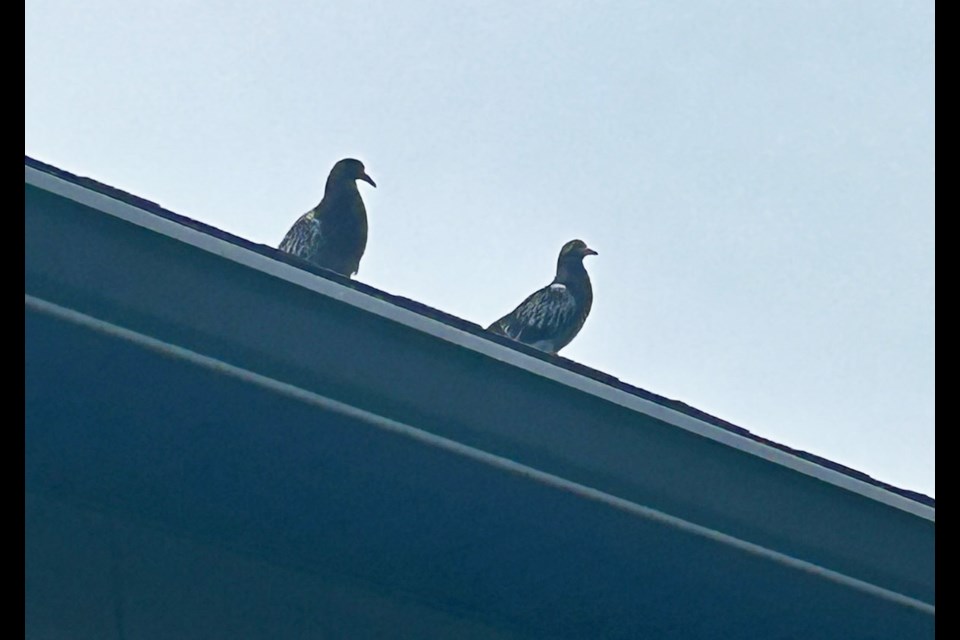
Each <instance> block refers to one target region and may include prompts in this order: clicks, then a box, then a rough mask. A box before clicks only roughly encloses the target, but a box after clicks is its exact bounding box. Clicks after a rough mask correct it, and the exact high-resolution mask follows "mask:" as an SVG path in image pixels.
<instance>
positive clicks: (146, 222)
mask: <svg viewBox="0 0 960 640" xmlns="http://www.w3.org/2000/svg"><path fill="white" fill-rule="evenodd" d="M24 171H25V180H26V183H27V184H29V185H32V186H34V187H37V188H39V189H43V190H44V191H48V192H50V193H53V194H55V195H58V196H61V197H64V198H67V199H69V200H73V201H74V202H78V203H80V204H82V205H85V206H88V207H91V208H93V209H96V210H98V211H101V212H103V213H106V214H108V215H111V216H114V217H116V218H120V219H121V220H125V221H127V222H129V223H132V224H135V225H137V226H140V227H143V228H145V229H149V230H151V231H154V232H156V233H159V234H161V235H164V236H167V237H170V238H174V239H176V240H179V241H181V242H184V243H186V244H189V245H191V246H194V247H196V248H198V249H202V250H204V251H208V252H210V253H213V254H216V255H218V256H221V257H223V258H226V259H228V260H231V261H233V262H236V263H238V264H242V265H244V266H246V267H249V268H251V269H256V270H257V271H261V272H263V273H266V274H269V275H271V276H273V277H276V278H280V279H281V280H286V281H287V282H291V283H293V284H297V285H299V286H301V287H304V288H306V289H310V290H311V291H315V292H317V293H319V294H321V295H324V296H328V297H330V298H334V299H336V300H338V301H340V302H343V303H345V304H349V305H351V306H353V307H356V308H358V309H363V310H364V311H368V312H370V313H374V314H376V315H378V316H381V317H383V318H387V319H390V320H393V321H395V322H398V323H400V324H402V325H405V326H407V327H410V328H412V329H416V330H418V331H422V332H423V333H427V334H429V335H431V336H434V337H436V338H440V339H441V340H445V341H447V342H451V343H453V344H456V345H459V346H461V347H464V348H467V349H470V350H472V351H476V352H479V353H482V354H483V355H485V356H488V357H490V358H494V359H496V360H500V361H502V362H505V363H508V364H511V365H513V366H515V367H519V368H521V369H524V370H526V371H529V372H531V373H534V374H537V375H540V376H543V377H544V378H548V379H550V380H553V381H555V382H559V383H561V384H564V385H566V386H568V387H572V388H574V389H577V390H578V391H583V392H585V393H589V394H591V395H593V396H596V397H598V398H602V399H604V400H606V401H608V402H612V403H614V404H617V405H620V406H622V407H626V408H628V409H631V410H633V411H638V412H640V413H643V414H645V415H648V416H651V417H653V418H656V419H657V420H661V421H663V422H666V423H668V424H671V425H673V426H675V427H679V428H681V429H684V430H686V431H690V432H692V433H695V434H697V435H699V436H703V437H705V438H709V439H711V440H714V441H716V442H720V443H723V444H725V445H727V446H730V447H733V448H735V449H738V450H740V451H744V452H746V453H750V454H752V455H755V456H759V457H761V458H763V459H764V460H768V461H770V462H774V463H776V464H779V465H782V466H784V467H787V468H789V469H793V470H794V471H799V472H800V473H803V474H806V475H808V476H812V477H814V478H817V479H818V480H822V481H823V482H827V483H829V484H832V485H834V486H837V487H840V488H843V489H846V490H848V491H852V492H854V493H857V494H859V495H862V496H865V497H868V498H871V499H873V500H876V501H877V502H881V503H883V504H886V505H888V506H891V507H895V508H897V509H901V510H903V511H906V512H908V513H911V514H913V515H916V516H919V517H921V518H925V519H926V520H930V521H932V522H935V521H936V509H935V508H934V507H930V506H928V505H925V504H922V503H920V502H917V501H915V500H911V499H910V498H907V497H905V496H901V495H898V494H896V493H893V492H891V491H888V490H887V489H884V488H883V487H878V486H876V485H872V484H870V483H867V482H864V481H862V480H858V479H857V478H853V477H851V476H848V475H846V474H843V473H840V472H839V471H834V470H833V469H828V468H826V467H822V466H820V465H818V464H816V463H814V462H810V461H808V460H804V459H802V458H798V457H796V456H793V455H791V454H789V453H787V452H785V451H781V450H779V449H776V448H774V447H771V446H769V445H765V444H763V443H760V442H756V441H755V440H751V439H749V438H746V437H744V436H741V435H738V434H736V433H733V432H730V431H727V430H726V429H722V428H720V427H717V426H715V425H712V424H709V423H708V422H704V421H703V420H700V419H698V418H694V417H692V416H689V415H686V414H684V413H681V412H679V411H676V410H674V409H670V408H667V407H664V406H662V405H659V404H657V403H655V402H652V401H650V400H646V399H644V398H640V397H638V396H635V395H632V394H630V393H627V392H625V391H621V390H620V389H616V388H614V387H611V386H609V385H607V384H604V383H602V382H599V381H597V380H593V379H591V378H588V377H586V376H583V375H581V374H579V373H574V372H573V371H569V370H567V369H563V368H561V367H558V366H555V365H553V364H550V363H549V362H544V361H543V360H539V359H537V358H534V357H531V356H529V355H527V354H525V353H521V352H520V351H517V350H515V349H511V348H509V347H506V346H504V345H501V344H498V343H496V342H494V341H492V340H487V339H485V338H482V337H480V336H476V335H473V334H471V333H468V332H466V331H462V330H461V329H457V328H455V327H452V326H450V325H448V324H445V323H443V322H441V321H439V320H435V319H433V318H430V317H427V316H424V315H421V314H419V313H416V312H414V311H410V310H409V309H404V308H403V307H398V306H396V305H394V304H391V303H389V302H386V301H384V300H380V299H378V298H374V297H373V296H370V295H367V294H365V293H361V292H360V291H356V290H354V289H351V288H350V287H346V286H343V285H341V284H337V283H336V282H332V281H330V280H327V279H325V278H321V277H319V276H316V275H314V274H312V273H309V272H307V271H304V270H303V269H299V268H297V267H294V266H292V265H289V264H286V263H284V262H280V261H279V260H274V259H273V258H270V257H267V256H264V255H261V254H259V253H256V252H255V251H250V250H249V249H246V248H244V247H241V246H238V245H235V244H233V243H230V242H227V241H226V240H222V239H220V238H217V237H214V236H212V235H210V234H207V233H204V232H202V231H198V230H196V229H193V228H191V227H188V226H185V225H183V224H180V223H178V222H174V221H172V220H168V219H166V218H163V217H161V216H158V215H155V214H152V213H150V212H148V211H145V210H143V209H141V208H139V207H136V206H134V205H131V204H128V203H126V202H123V201H121V200H117V199H116V198H112V197H110V196H107V195H104V194H102V193H100V192H98V191H94V190H93V189H89V188H87V187H83V186H81V185H78V184H76V183H73V182H70V181H69V180H65V179H63V178H60V177H58V176H55V175H52V174H49V173H47V172H45V171H42V170H40V169H36V168H34V167H30V166H26V165H25V166H24Z"/></svg>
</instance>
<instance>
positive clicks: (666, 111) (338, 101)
mask: <svg viewBox="0 0 960 640" xmlns="http://www.w3.org/2000/svg"><path fill="white" fill-rule="evenodd" d="M25 8H26V46H25V53H26V66H25V78H26V79H25V119H24V123H25V136H24V137H25V151H26V153H27V154H28V155H31V156H34V157H36V158H38V159H40V160H43V161H45V162H49V163H52V164H54V165H57V166H59V167H61V168H64V169H67V170H69V171H73V172H76V173H79V174H81V175H86V176H90V177H92V178H95V179H97V180H100V181H102V182H105V183H107V184H110V185H112V186H115V187H118V188H121V189H124V190H127V191H130V192H132V193H135V194H137V195H139V196H142V197H145V198H148V199H151V200H154V201H156V202H158V203H159V204H161V205H163V206H165V207H167V208H170V209H172V210H174V211H176V212H177V213H180V214H183V215H186V216H190V217H192V218H195V219H197V220H202V221H204V222H206V223H209V224H212V225H215V226H217V227H219V228H221V229H224V230H226V231H229V232H231V233H234V234H237V235H240V236H243V237H245V238H248V239H250V240H253V241H257V242H263V243H266V244H271V245H276V244H277V243H278V242H279V241H280V239H281V238H282V237H283V234H284V233H285V232H286V230H287V228H288V227H289V226H290V224H292V223H293V221H294V220H295V219H296V218H297V216H299V215H300V214H301V213H303V212H304V211H306V210H307V209H309V208H310V207H312V206H313V205H315V204H316V203H317V201H318V200H319V199H320V196H321V195H322V192H323V183H324V179H325V178H326V174H327V172H328V171H329V169H330V167H331V166H332V164H333V163H334V162H335V161H336V160H338V159H340V158H342V157H346V156H355V157H358V158H360V159H361V160H363V161H364V162H365V164H366V166H367V171H368V173H369V174H370V175H371V176H372V177H373V178H374V179H375V180H376V181H377V184H378V185H379V188H378V189H372V188H369V187H367V186H366V185H361V187H360V188H361V191H362V192H363V195H364V198H365V200H366V202H367V209H368V212H369V215H370V241H369V244H368V246H367V253H366V255H365V257H364V259H363V261H362V262H361V265H360V273H359V274H358V279H359V280H361V281H363V282H365V283H368V284H371V285H373V286H375V287H379V288H381V289H384V290H386V291H389V292H391V293H395V294H399V295H403V296H408V297H410V298H413V299H416V300H419V301H421V302H424V303H426V304H429V305H432V306H434V307H437V308H439V309H442V310H444V311H447V312H449V313H453V314H455V315H458V316H461V317H463V318H466V319H468V320H471V321H474V322H477V323H479V324H483V325H487V324H488V323H490V322H491V321H493V320H495V319H496V318H498V317H499V316H500V315H502V314H503V313H505V312H506V311H509V310H510V309H512V308H513V307H514V306H515V305H516V304H517V303H518V302H520V301H521V300H522V299H523V298H524V296H526V295H527V294H528V293H530V292H531V291H533V290H534V289H535V288H538V287H540V286H543V285H545V284H546V283H548V282H549V281H550V279H551V277H552V276H553V269H554V264H555V261H556V255H557V253H558V251H559V249H560V246H561V245H562V244H563V243H564V242H565V241H567V240H570V239H572V238H575V237H579V238H582V239H583V240H585V241H586V242H587V243H588V244H589V245H590V246H591V247H594V248H595V249H597V250H598V251H599V252H600V255H599V256H598V257H596V258H590V259H588V261H587V268H588V270H589V271H590V274H591V277H592V279H593V283H594V290H595V295H596V300H595V303H594V308H593V313H592V315H591V316H590V318H589V319H588V320H587V323H586V325H585V327H584V330H583V331H582V333H581V334H580V336H579V337H578V338H577V339H576V340H574V342H573V343H572V344H571V345H570V346H569V347H567V349H565V350H564V352H563V355H565V356H567V357H569V358H571V359H573V360H577V361H579V362H583V363H584V364H587V365H590V366H592V367H595V368H597V369H600V370H602V371H605V372H607V373H610V374H613V375H616V376H618V377H619V378H621V379H623V380H625V381H627V382H630V383H632V384H635V385H638V386H640V387H643V388H645V389H648V390H650V391H653V392H655V393H659V394H662V395H665V396H668V397H671V398H676V399H678V400H682V401H683V402H686V403H688V404H691V405H693V406H695V407H697V408H700V409H703V410H705V411H708V412H710V413H713V414H715V415H717V416H719V417H721V418H724V419H727V420H730V421H732V422H734V423H736V424H738V425H740V426H743V427H745V428H748V429H750V430H751V431H753V432H755V433H757V434H760V435H762V436H764V437H767V438H771V439H773V440H777V441H779V442H782V443H784V444H787V445H790V446H793V447H797V448H801V449H805V450H807V451H811V452H813V453H817V454H819V455H822V456H825V457H828V458H831V459H833V460H836V461H838V462H841V463H844V464H847V465H850V466H852V467H855V468H857V469H860V470H862V471H864V472H866V473H869V474H871V475H873V476H875V477H877V478H880V479H882V480H885V481H887V482H891V483H893V484H896V485H899V486H902V487H905V488H910V489H914V490H918V491H922V492H925V493H927V494H930V495H934V491H935V489H934V107H933V98H934V29H933V25H934V3H933V2H932V1H929V0H910V1H903V2H901V1H897V0H829V1H827V0H685V1H684V2H672V1H667V0H660V1H656V2H654V1H646V2H644V1H641V0H624V1H622V2H601V1H597V0H590V1H582V2H570V1H553V2H545V1H536V2H532V1H527V2H517V1H516V0H513V1H503V0H479V1H469V2H466V1H460V2H451V1H447V2H442V1H437V2H427V1H414V0H404V1H402V2H388V1H381V0H364V1H363V2H322V1H321V2H318V1H315V0H314V1H301V0H296V1H295V0H284V1H274V2H262V1H250V0H247V1H242V2H238V1H231V2H223V1H214V0H202V1H201V0H138V1H137V2H130V1H129V0H94V1H92V2H84V3H77V2H68V1H66V0H27V2H26V4H25Z"/></svg>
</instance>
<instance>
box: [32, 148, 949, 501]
mask: <svg viewBox="0 0 960 640" xmlns="http://www.w3.org/2000/svg"><path fill="white" fill-rule="evenodd" d="M24 164H25V165H26V166H27V167H31V168H33V169H36V170H39V171H42V172H44V173H47V174H49V175H52V176H56V177H58V178H61V179H63V180H66V181H68V182H70V183H73V184H76V185H78V186H81V187H84V188H87V189H90V190H92V191H95V192H97V193H100V194H103V195H105V196H108V197H110V198H113V199H115V200H118V201H120V202H124V203H127V204H129V205H132V206H134V207H137V208H138V209H142V210H143V211H146V212H149V213H150V214H153V215H155V216H159V217H161V218H164V219H166V220H170V221H172V222H176V223H177V224H180V225H183V226H185V227H189V228H191V229H194V230H196V231H199V232H201V233H204V234H207V235H209V236H211V237H214V238H217V239H220V240H223V241H225V242H228V243H230V244H232V245H236V246H238V247H243V248H244V249H247V250H250V251H253V252H256V253H258V254H260V255H263V256H267V257H269V258H272V259H274V260H277V261H279V262H283V263H286V264H289V265H292V266H295V267H297V268H299V269H302V270H304V271H307V272H309V273H311V274H313V275H315V276H318V277H320V278H323V279H326V280H329V281H331V282H335V283H337V284H338V285H340V286H345V287H349V288H350V289H353V290H355V291H357V292H359V293H362V294H364V295H367V296H371V297H373V298H376V299H378V300H382V301H384V302H387V303H389V304H391V305H395V306H396V307H399V308H402V309H406V310H409V311H412V312H414V313H417V314H419V315H422V316H424V317H426V318H430V319H432V320H436V321H438V322H441V323H443V324H445V325H447V326H449V327H452V328H455V329H458V330H460V331H463V332H466V333H469V334H471V335H476V336H482V337H483V338H485V339H487V340H490V341H493V342H495V343H498V344H501V345H504V346H507V347H509V348H511V349H514V350H516V351H519V352H521V353H524V354H525V355H527V356H530V357H533V358H536V359H539V360H542V361H545V362H547V363H549V364H550V365H552V366H555V367H558V368H560V369H563V370H566V371H569V372H571V373H575V374H577V375H578V376H583V377H584V378H588V379H590V380H593V381H596V382H598V383H600V384H602V385H604V386H606V387H609V388H610V389H615V390H617V391H621V392H624V393H627V394H629V395H631V396H634V397H636V398H640V399H643V400H647V401H650V402H652V403H655V404H656V405H659V406H661V407H664V408H667V409H670V410H673V411H676V412H678V413H680V414H683V415H685V416H689V417H691V418H695V419H696V420H698V421H702V422H703V423H706V424H708V425H711V426H713V427H717V428H719V429H722V430H723V431H725V432H728V433H730V434H735V435H736V436H741V437H743V438H746V439H748V440H750V441H753V442H756V443H760V444H762V445H764V446H766V447H771V448H773V449H776V450H778V451H781V452H784V453H787V454H789V455H790V456H793V457H795V458H797V459H800V460H804V461H807V462H810V463H813V464H814V465H817V466H818V467H821V468H823V469H829V470H831V471H835V472H838V473H840V474H843V475H844V476H847V477H849V478H852V479H855V480H858V481H860V482H863V483H866V484H868V485H872V486H874V487H879V488H881V489H883V490H885V491H887V492H890V493H892V494H895V495H898V496H902V497H904V498H908V499H909V500H911V501H914V502H916V503H919V504H922V505H926V506H929V507H935V506H936V501H935V499H934V498H931V497H929V496H926V495H924V494H921V493H918V492H916V491H911V490H909V489H903V488H900V487H896V486H893V485H891V484H888V483H886V482H883V481H881V480H878V479H876V478H873V477H871V476H869V475H867V474H866V473H863V472H861V471H857V470H856V469H853V468H851V467H848V466H845V465H842V464H839V463H837V462H834V461H832V460H829V459H827V458H824V457H822V456H818V455H816V454H813V453H809V452H806V451H802V450H799V449H794V448H792V447H788V446H786V445H783V444H780V443H778V442H775V441H773V440H769V439H767V438H764V437H762V436H760V435H757V434H755V433H752V432H751V431H749V430H747V429H745V428H743V427H739V426H737V425H735V424H732V423H730V422H728V421H726V420H723V419H722V418H719V417H717V416H714V415H711V414H709V413H706V412H704V411H701V410H699V409H697V408H695V407H692V406H690V405H688V404H686V403H684V402H681V401H679V400H674V399H670V398H666V397H663V396H660V395H658V394H656V393H653V392H650V391H647V390H645V389H641V388H639V387H636V386H633V385H631V384H629V383H626V382H624V381H622V380H620V379H618V378H616V377H615V376H612V375H610V374H607V373H604V372H602V371H598V370H596V369H593V368H591V367H588V366H586V365H583V364H580V363H578V362H574V361H572V360H569V359H567V358H564V357H562V356H558V355H550V354H545V353H543V352H541V351H539V350H536V349H533V348H531V347H528V346H526V345H523V344H520V343H517V342H515V341H512V340H509V339H507V338H504V337H502V336H497V335H493V334H491V333H488V332H486V331H485V330H484V328H483V327H481V326H480V325H477V324H474V323H472V322H469V321H467V320H464V319H462V318H458V317H456V316H453V315H450V314H448V313H445V312H443V311H441V310H438V309H435V308H433V307H430V306H427V305H425V304H422V303H420V302H417V301H415V300H410V299H409V298H404V297H401V296H395V295H392V294H390V293H387V292H385V291H382V290H380V289H377V288H375V287H372V286H370V285H367V284H364V283H362V282H358V281H356V280H351V279H349V278H345V277H342V276H340V275H338V274H336V273H332V272H330V271H327V270H325V269H320V268H317V267H315V266H314V265H312V264H310V263H308V262H306V261H304V260H301V259H299V258H297V257H296V256H293V255H290V254H288V253H285V252H283V251H280V250H279V249H277V248H275V247H271V246H268V245H263V244H258V243H255V242H250V241H249V240H246V239H244V238H241V237H238V236H235V235H233V234H230V233H228V232H226V231H223V230H221V229H217V228H216V227H212V226H210V225H207V224H204V223H202V222H199V221H197V220H193V219H191V218H188V217H186V216H182V215H180V214H177V213H174V212H173V211H170V210H168V209H165V208H163V207H162V206H160V205H158V204H157V203H154V202H151V201H149V200H145V199H144V198H140V197H139V196H136V195H133V194H130V193H127V192H125V191H122V190H120V189H117V188H115V187H111V186H109V185H105V184H103V183H101V182H98V181H96V180H93V179H91V178H87V177H81V176H77V175H75V174H72V173H70V172H67V171H64V170H62V169H58V168H57V167H54V166H52V165H49V164H47V163H44V162H41V161H39V160H36V159H34V158H30V157H29V156H25V158H24ZM931 516H932V514H931Z"/></svg>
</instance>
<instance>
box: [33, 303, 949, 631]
mask: <svg viewBox="0 0 960 640" xmlns="http://www.w3.org/2000/svg"><path fill="white" fill-rule="evenodd" d="M24 304H25V307H26V308H27V309H28V310H30V311H34V312H37V313H42V314H44V315H48V316H52V317H54V318H57V319H59V320H62V321H66V322H70V323H72V324H76V325H79V326H82V327H84V328H86V329H90V330H92V331H96V332H98V333H102V334H106V335H109V336H112V337H114V338H118V339H120V340H125V341H127V342H132V343H134V344H136V345H138V346H140V347H142V348H145V349H149V350H150V351H153V352H155V353H160V354H162V355H164V356H166V357H168V358H173V359H177V360H184V361H187V362H190V363H191V364H194V365H196V366H199V367H203V368H205V369H209V370H212V371H215V372H216V373H218V374H221V375H225V376H228V377H231V378H234V379H237V380H241V381H243V382H246V383H249V384H253V385H256V386H258V387H261V388H265V389H268V390H270V391H272V392H275V393H278V394H280V395H283V396H285V397H288V398H291V399H293V400H296V401H298V402H303V403H305V404H309V405H313V406H316V407H320V408H322V409H324V410H327V411H333V412H335V413H338V414H340V415H343V416H346V417H348V418H352V419H355V420H359V421H362V422H364V423H366V424H369V425H372V426H374V427H376V428H379V429H382V430H385V431H389V432H392V433H396V434H399V435H401V436H404V437H407V438H410V439H412V440H416V441H418V442H420V443H421V444H424V445H427V446H430V447H435V448H439V449H443V450H445V451H448V452H451V453H454V454H456V455H459V456H462V457H465V458H468V459H471V460H474V461H476V462H479V463H482V464H485V465H488V466H491V467H494V468H497V469H500V470H501V471H505V472H507V473H511V474H513V475H516V476H521V477H523V478H525V479H528V480H532V481H534V482H539V483H541V484H544V485H546V486H549V487H553V488H555V489H558V490H561V491H565V492H567V493H571V494H573V495H576V496H578V497H580V498H582V499H585V500H589V501H592V502H598V503H601V504H604V505H606V506H608V507H612V508H614V509H618V510H620V511H624V512H626V513H629V514H631V515H633V516H637V517H641V518H644V519H647V520H653V521H655V522H658V523H660V524H664V525H667V526H669V527H672V528H674V529H678V530H680V531H684V532H686V533H690V534H693V535H696V536H698V537H701V538H706V539H708V540H711V541H713V542H716V543H719V544H722V545H725V546H728V547H733V548H735V549H738V550H740V551H743V552H745V553H749V554H751V555H753V556H757V557H760V558H763V559H765V560H768V561H771V562H774V563H776V564H779V565H782V566H785V567H789V568H791V569H794V570H797V571H803V572H805V573H809V574H812V575H815V576H817V577H818V578H821V579H824V580H829V581H831V582H834V583H836V584H839V585H842V586H844V587H847V588H850V589H854V590H856V591H860V592H862V593H865V594H867V595H870V596H872V597H875V598H879V599H881V600H886V601H888V602H892V603H894V604H897V605H900V606H904V607H909V608H911V609H914V610H916V611H919V612H921V613H924V614H927V615H931V616H933V615H935V614H936V609H935V607H934V605H932V604H929V603H926V602H923V601H921V600H917V599H916V598H911V597H910V596H907V595H904V594H902V593H898V592H896V591H891V590H890V589H885V588H883V587H880V586H877V585H875V584H872V583H870V582H865V581H863V580H859V579H857V578H853V577H851V576H848V575H846V574H843V573H839V572H837V571H833V570H831V569H827V568H826V567H822V566H820V565H817V564H814V563H812V562H807V561H806V560H801V559H799V558H795V557H793V556H790V555H787V554H784V553H780V552H779V551H774V550H773V549H769V548H766V547H763V546H760V545H758V544H754V543H752V542H747V541H746V540H742V539H740V538H737V537H734V536H731V535H728V534H725V533H722V532H720V531H717V530H715V529H711V528H709V527H704V526H702V525H698V524H696V523H693V522H690V521H688V520H684V519H682V518H678V517H676V516H672V515H670V514H668V513H664V512H663V511H659V510H657V509H653V508H650V507H647V506H644V505H640V504H637V503H635V502H631V501H629V500H624V499H623V498H618V497H617V496H614V495H611V494H609V493H605V492H603V491H599V490H597V489H594V488H592V487H588V486H586V485H582V484H579V483H576V482H572V481H570V480H567V479H565V478H561V477H559V476H556V475H553V474H551V473H546V472H544V471H540V470H539V469H535V468H533V467H529V466H527V465H524V464H521V463H519V462H516V461H514V460H511V459H509V458H505V457H502V456H498V455H495V454H492V453H489V452H486V451H483V450H481V449H477V448H475V447H471V446H469V445H465V444H463V443H460V442H457V441H455V440H451V439H449V438H444V437H442V436H438V435H435V434H433V433H429V432H427V431H423V430H422V429H418V428H416V427H414V426H411V425H408V424H404V423H402V422H399V421H397V420H393V419H391V418H387V417H384V416H381V415H378V414H375V413H372V412H370V411H366V410H364V409H360V408H358V407H354V406H351V405H348V404H345V403H342V402H339V401H337V400H334V399H332V398H328V397H325V396H322V395H320V394H317V393H314V392H312V391H308V390H306V389H303V388H301V387H297V386H295V385H292V384H288V383H286V382H282V381H279V380H276V379H274V378H270V377H267V376H264V375H261V374H258V373H256V372H253V371H250V370H248V369H244V368H241V367H237V366H234V365H231V364H229V363H226V362H223V361H222V360H218V359H216V358H212V357H209V356H205V355H203V354H200V353H197V352H195V351H192V350H190V349H186V348H184V347H181V346H179V345H175V344H171V343H169V342H164V341H162V340H158V339H156V338H153V337H151V336H148V335H145V334H142V333H139V332H136V331H132V330H130V329H127V328H125V327H121V326H118V325H116V324H113V323H110V322H106V321H104V320H101V319H99V318H94V317H93V316H89V315H87V314H84V313H80V312H78V311H75V310H73V309H68V308H66V307H63V306H60V305H57V304H54V303H52V302H48V301H46V300H43V299H40V298H37V297H35V296H31V295H25V296H24Z"/></svg>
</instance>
